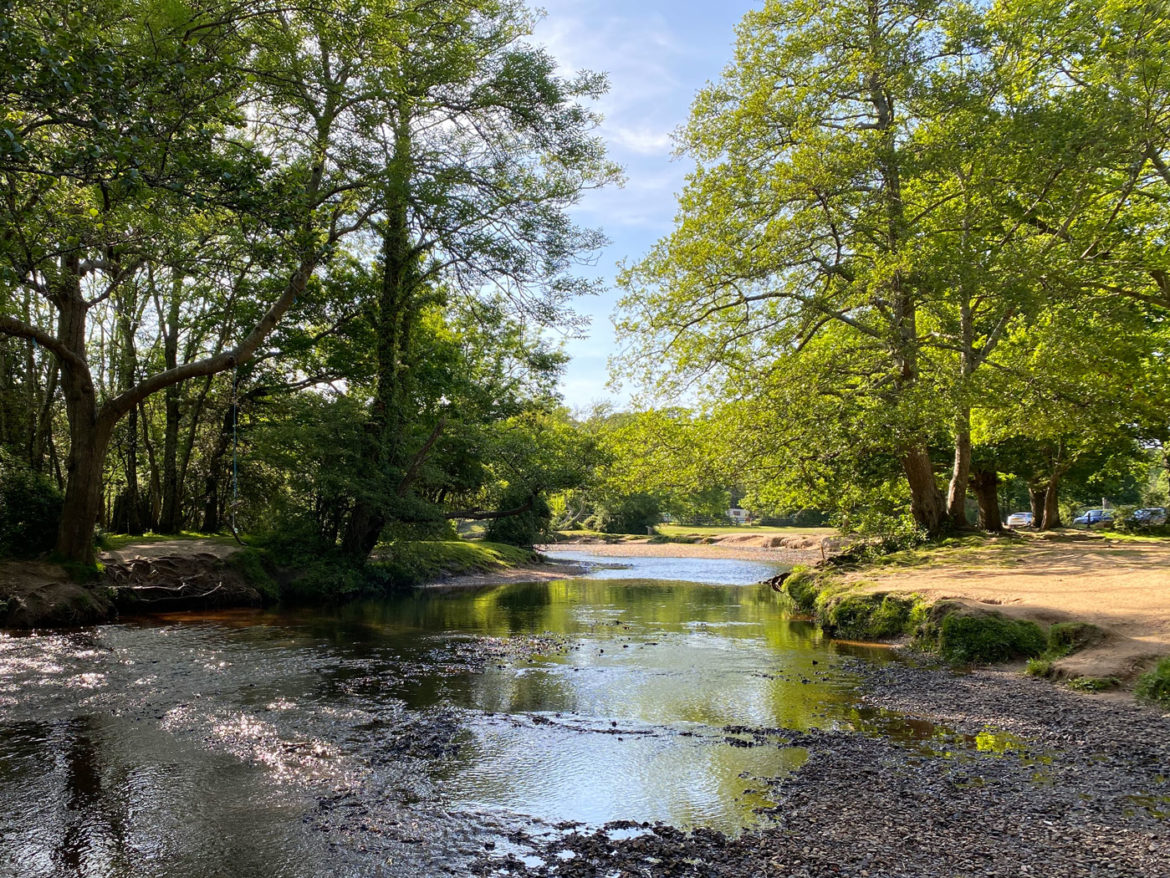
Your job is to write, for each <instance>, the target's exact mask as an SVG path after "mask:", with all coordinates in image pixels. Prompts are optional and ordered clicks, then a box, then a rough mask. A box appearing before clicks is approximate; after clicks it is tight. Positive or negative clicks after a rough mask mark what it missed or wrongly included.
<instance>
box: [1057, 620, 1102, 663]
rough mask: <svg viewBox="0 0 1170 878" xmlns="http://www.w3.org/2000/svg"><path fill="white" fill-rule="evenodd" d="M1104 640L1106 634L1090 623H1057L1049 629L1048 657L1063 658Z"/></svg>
mask: <svg viewBox="0 0 1170 878" xmlns="http://www.w3.org/2000/svg"><path fill="white" fill-rule="evenodd" d="M1104 639H1105V632H1104V631H1103V630H1102V629H1101V628H1099V627H1097V626H1096V625H1093V624H1091V623H1089V622H1057V623H1056V624H1054V625H1052V626H1050V627H1049V629H1048V655H1049V656H1051V657H1052V658H1062V657H1063V656H1066V655H1071V654H1072V653H1074V652H1080V651H1081V650H1082V649H1088V648H1089V647H1091V646H1095V645H1096V644H1098V643H1100V642H1101V641H1102V640H1104Z"/></svg>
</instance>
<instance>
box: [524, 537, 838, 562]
mask: <svg viewBox="0 0 1170 878" xmlns="http://www.w3.org/2000/svg"><path fill="white" fill-rule="evenodd" d="M810 542H811V541H810ZM536 548H537V550H538V551H540V552H588V553H589V554H591V555H601V556H603V557H609V558H727V559H733V560H739V561H771V562H775V563H779V564H812V563H815V562H817V561H820V560H822V557H823V555H822V553H821V549H820V547H819V545H817V546H816V547H813V546H805V547H803V548H791V547H787V546H758V545H747V544H745V543H742V542H719V543H651V542H648V541H646V540H638V541H629V542H620V543H602V542H579V543H551V544H549V545H547V546H537V547H536Z"/></svg>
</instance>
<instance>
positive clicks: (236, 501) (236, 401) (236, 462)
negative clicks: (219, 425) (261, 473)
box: [231, 366, 244, 546]
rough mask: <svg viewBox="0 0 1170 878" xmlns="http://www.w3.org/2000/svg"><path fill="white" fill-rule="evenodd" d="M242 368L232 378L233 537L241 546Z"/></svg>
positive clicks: (242, 543)
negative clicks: (238, 522)
mask: <svg viewBox="0 0 1170 878" xmlns="http://www.w3.org/2000/svg"><path fill="white" fill-rule="evenodd" d="M239 426H240V367H239V366H237V367H236V371H235V375H234V377H233V378H232V504H231V513H232V514H231V528H232V536H233V537H235V539H236V542H237V543H239V544H240V545H241V546H242V545H244V541H243V540H241V539H240V532H239V530H237V529H236V509H237V508H238V507H239V505H240V437H239Z"/></svg>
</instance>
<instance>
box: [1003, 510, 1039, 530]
mask: <svg viewBox="0 0 1170 878" xmlns="http://www.w3.org/2000/svg"><path fill="white" fill-rule="evenodd" d="M1033 521H1034V519H1033V517H1032V513H1031V512H1013V513H1012V514H1011V515H1009V516H1008V517H1007V526H1008V527H1031V526H1032V524H1033Z"/></svg>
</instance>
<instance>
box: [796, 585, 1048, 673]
mask: <svg viewBox="0 0 1170 878" xmlns="http://www.w3.org/2000/svg"><path fill="white" fill-rule="evenodd" d="M865 585H868V583H865V582H852V583H850V582H846V581H845V580H843V579H842V578H840V577H839V576H838V575H837V574H836V573H835V572H833V571H828V570H815V569H813V568H809V567H797V568H796V569H794V570H793V571H792V572H791V573H790V574H789V575H788V576H787V577H786V578H785V579H784V581H783V584H782V586H781V588H782V589H783V591H784V592H785V593H786V594H787V595H788V596H789V597H790V598H791V599H792V601H793V603H795V604H796V606H797V607H798V608H800V610H802V611H803V612H806V613H808V614H809V615H811V616H812V617H813V618H814V619H815V620H816V621H817V622H818V623H819V624H820V625H821V626H822V627H823V628H824V629H825V631H826V632H827V633H828V634H829V635H831V636H833V637H839V638H843V639H847V640H901V639H908V640H909V641H910V643H911V644H912V645H913V646H914V647H915V648H916V649H921V650H924V651H928V652H933V653H937V654H938V655H941V656H942V657H943V658H944V659H946V660H947V661H949V662H953V663H955V664H976V663H985V662H1002V661H1010V660H1012V659H1016V658H1030V657H1035V656H1039V655H1042V654H1043V653H1044V652H1045V650H1046V649H1047V646H1048V641H1047V637H1046V635H1045V632H1044V631H1043V630H1042V629H1041V628H1040V626H1039V625H1037V624H1036V623H1035V622H1028V621H1023V620H1019V619H1009V618H1007V617H1006V616H1003V615H1002V614H1000V613H996V612H994V611H972V610H970V609H969V608H967V607H965V606H963V605H961V604H959V603H957V602H954V601H939V602H937V603H931V602H928V601H925V600H923V599H922V598H921V597H920V596H918V595H916V594H895V593H888V592H870V591H866V590H864V588H863V586H865Z"/></svg>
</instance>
